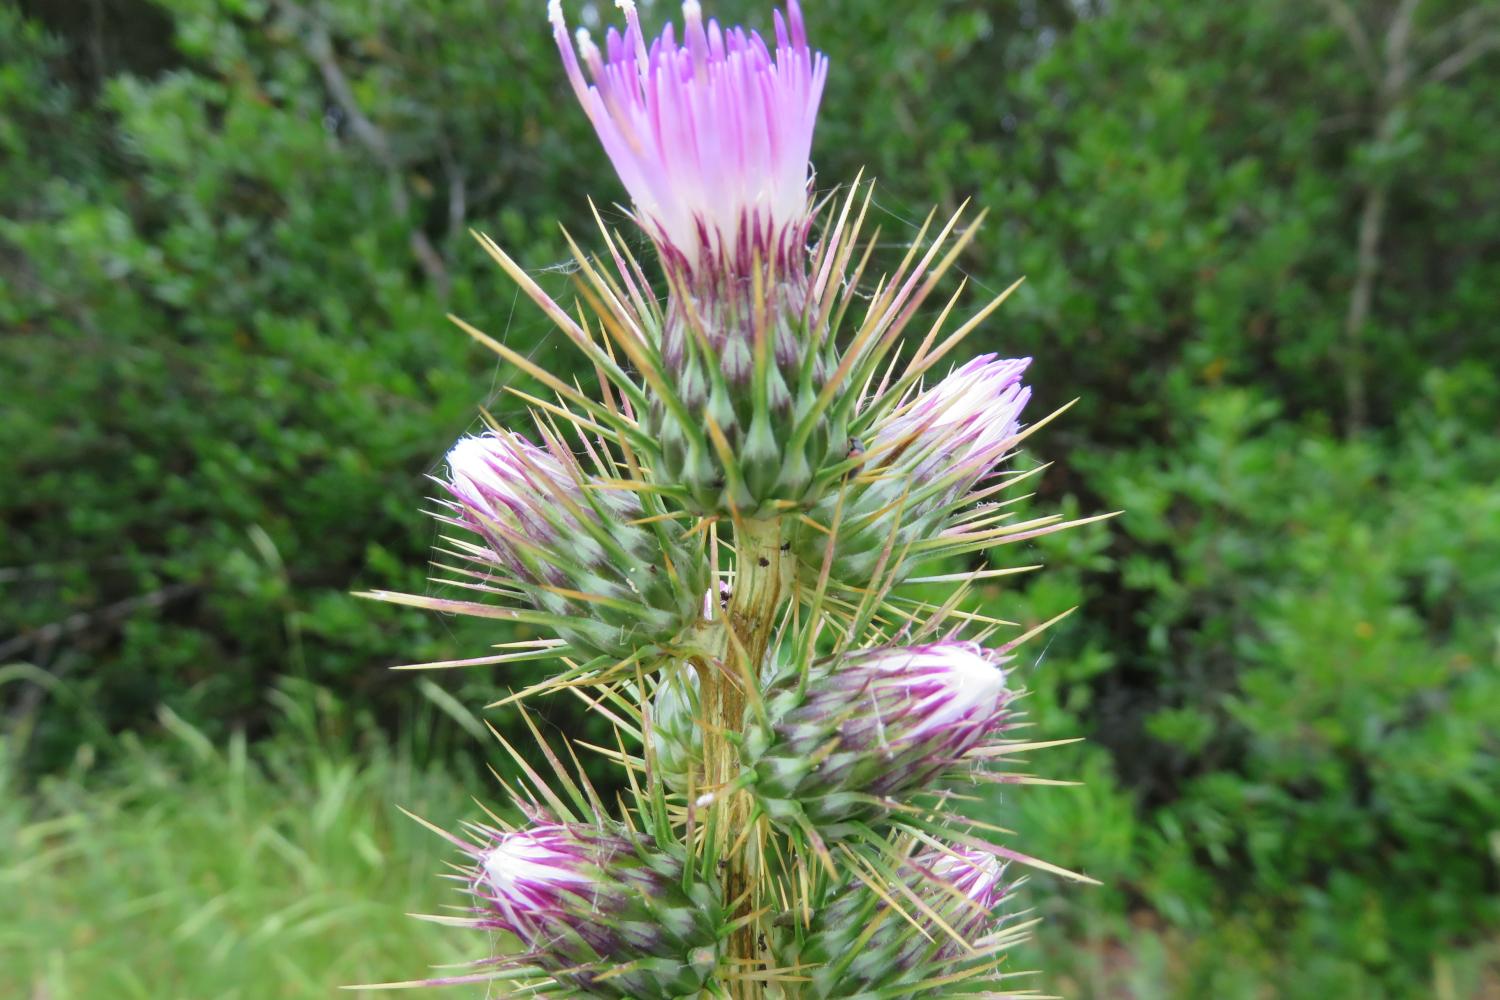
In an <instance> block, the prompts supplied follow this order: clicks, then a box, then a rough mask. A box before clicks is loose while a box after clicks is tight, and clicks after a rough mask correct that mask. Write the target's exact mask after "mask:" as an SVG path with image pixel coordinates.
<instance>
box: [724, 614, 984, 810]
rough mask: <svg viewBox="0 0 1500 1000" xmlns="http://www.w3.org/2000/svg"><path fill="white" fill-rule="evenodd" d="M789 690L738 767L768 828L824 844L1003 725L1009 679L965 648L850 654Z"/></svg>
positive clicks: (776, 694) (921, 786)
mask: <svg viewBox="0 0 1500 1000" xmlns="http://www.w3.org/2000/svg"><path fill="white" fill-rule="evenodd" d="M794 680H795V679H794ZM794 680H789V681H783V682H779V683H778V685H777V687H776V688H775V689H773V690H772V691H771V692H770V693H769V694H768V697H767V702H768V704H767V710H768V713H769V715H770V724H769V725H768V726H766V725H758V726H755V727H753V728H752V729H751V730H750V733H749V735H748V738H747V740H746V751H745V759H746V761H747V765H748V766H749V767H750V769H751V770H752V771H753V773H754V785H753V790H754V794H755V795H756V797H757V798H758V799H759V801H760V802H761V805H762V808H764V809H765V810H766V812H767V814H768V815H770V816H771V818H772V819H773V820H776V821H779V822H784V823H796V822H798V821H799V820H801V819H804V818H805V820H806V821H808V822H810V823H812V825H813V826H814V827H816V828H817V829H818V830H819V831H820V832H822V833H824V835H825V836H830V835H833V833H835V832H836V831H837V830H838V827H839V824H841V823H844V822H846V821H849V820H854V819H866V818H869V817H872V816H875V815H878V814H879V813H881V812H882V811H883V803H884V802H885V801H886V800H902V799H906V798H909V797H910V796H912V795H913V794H915V793H917V792H920V791H923V790H925V789H928V788H931V787H933V785H934V783H935V782H937V781H938V780H939V779H941V778H943V777H945V776H946V775H947V774H948V773H949V772H951V771H953V770H955V765H957V764H958V763H959V762H960V761H961V760H963V758H964V755H965V754H967V753H968V752H969V751H970V750H972V749H974V748H975V747H976V746H978V745H980V744H981V743H982V742H984V740H985V739H987V738H988V737H990V736H993V735H994V734H995V733H996V732H997V731H999V730H1000V729H1001V728H1002V727H1003V726H1004V724H1005V722H1006V721H1007V719H1008V718H1009V713H1008V710H1007V708H1008V705H1009V703H1010V700H1011V693H1010V691H1009V690H1008V689H1007V688H1006V684H1005V672H1004V671H1003V670H1002V669H1001V667H1000V666H999V665H998V664H997V663H996V662H995V661H994V659H992V658H991V657H990V656H988V655H986V653H985V652H984V651H983V650H982V649H981V648H980V647H979V646H978V645H976V644H974V643H971V642H940V643H934V644H932V645H927V646H908V647H894V648H882V649H874V650H868V651H863V652H858V653H851V654H847V655H845V656H843V657H840V658H837V659H835V660H832V661H825V662H824V663H822V664H819V665H817V666H816V667H814V668H813V672H812V673H811V674H810V676H809V677H808V678H807V680H806V683H805V684H801V685H799V684H797V683H795V682H794Z"/></svg>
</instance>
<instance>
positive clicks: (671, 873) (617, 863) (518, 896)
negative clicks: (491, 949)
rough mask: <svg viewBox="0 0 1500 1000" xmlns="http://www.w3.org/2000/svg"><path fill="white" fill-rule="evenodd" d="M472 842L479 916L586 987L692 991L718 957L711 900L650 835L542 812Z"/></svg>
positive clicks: (594, 990) (707, 889) (610, 992)
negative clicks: (481, 842) (478, 843)
mask: <svg viewBox="0 0 1500 1000" xmlns="http://www.w3.org/2000/svg"><path fill="white" fill-rule="evenodd" d="M488 832H489V833H490V835H491V837H492V839H491V842H490V844H489V846H487V847H485V848H483V849H481V850H477V851H474V852H473V853H474V854H475V857H476V861H477V865H476V870H475V872H474V876H473V882H472V885H471V891H472V892H473V894H474V895H475V897H476V899H477V901H478V904H479V905H478V913H479V918H478V925H479V926H482V927H488V928H492V929H495V930H502V931H505V932H507V933H510V934H513V935H515V936H516V937H517V938H518V939H519V940H520V941H521V943H522V945H523V946H524V947H525V948H526V949H527V953H526V954H525V955H524V956H522V957H521V958H522V960H523V961H530V962H535V963H536V964H537V965H539V966H541V967H542V968H544V969H546V970H548V971H549V972H552V973H553V974H555V975H557V977H558V979H559V981H561V982H564V983H566V984H569V985H572V986H575V987H577V988H579V989H584V990H587V991H588V993H587V995H589V996H605V997H617V996H618V997H624V996H679V995H688V994H695V993H696V991H697V990H699V989H700V988H702V986H703V985H704V982H705V981H706V979H707V977H708V976H709V974H710V973H711V972H712V970H713V969H714V967H715V965H716V964H717V955H718V952H717V947H718V946H717V938H718V927H717V922H718V919H719V905H718V900H717V899H716V898H715V897H714V895H713V892H712V887H711V886H710V885H709V884H708V883H706V882H702V881H697V882H694V883H693V885H692V888H690V889H684V878H683V875H684V866H683V863H682V861H681V860H680V859H678V858H677V857H676V856H675V855H670V854H667V853H664V852H662V851H661V850H660V848H658V846H657V845H656V844H655V842H654V841H652V840H651V839H650V838H649V837H645V836H640V835H629V834H627V833H626V832H625V831H624V830H623V829H621V830H619V831H617V832H611V831H608V830H605V829H603V828H601V827H597V826H589V825H583V824H566V823H552V822H543V823H538V824H536V825H533V826H531V827H528V828H526V829H522V830H516V831H513V832H510V833H500V832H498V831H488Z"/></svg>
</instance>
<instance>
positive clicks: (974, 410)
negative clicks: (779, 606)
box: [794, 354, 1031, 587]
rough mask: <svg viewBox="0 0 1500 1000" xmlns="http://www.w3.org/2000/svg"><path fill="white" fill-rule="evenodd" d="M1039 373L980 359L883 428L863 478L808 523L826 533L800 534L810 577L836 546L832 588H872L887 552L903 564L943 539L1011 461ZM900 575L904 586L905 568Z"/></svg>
mask: <svg viewBox="0 0 1500 1000" xmlns="http://www.w3.org/2000/svg"><path fill="white" fill-rule="evenodd" d="M1030 363H1031V359H1030V358H1012V359H999V358H996V356H995V355H993V354H988V355H984V356H982V357H979V358H975V359H974V360H973V361H971V362H969V363H968V364H966V365H964V366H963V367H961V368H959V369H957V370H955V371H954V372H953V373H952V374H950V375H949V376H948V377H947V378H945V379H943V380H942V381H941V382H939V383H938V384H937V385H935V386H933V387H932V388H930V389H928V390H926V391H924V392H920V393H917V394H916V395H914V396H913V397H912V398H911V399H910V400H908V401H906V402H905V403H903V404H902V405H900V406H897V407H896V408H895V409H894V410H892V411H891V412H890V413H889V414H887V415H886V416H885V417H884V419H882V420H881V421H880V422H879V423H878V424H876V426H875V427H874V428H872V429H871V431H870V434H869V439H868V440H867V441H865V442H863V444H862V450H863V451H864V453H865V454H866V455H867V456H868V460H867V462H866V464H865V466H864V468H863V469H862V470H861V471H860V472H859V473H857V474H856V475H854V476H853V477H851V479H850V481H849V483H848V484H847V485H846V487H845V488H844V489H843V490H841V491H840V492H837V493H834V494H831V495H829V496H826V497H824V498H823V499H822V500H820V501H819V502H818V504H817V505H816V506H815V507H814V508H813V510H812V511H811V513H810V514H809V518H810V520H811V521H813V522H815V523H817V524H819V525H821V526H822V529H821V530H820V529H818V528H812V527H803V528H802V529H801V530H800V531H799V532H798V534H797V538H796V541H795V543H794V544H795V546H796V548H797V553H798V556H799V557H800V559H801V561H802V565H803V570H802V572H803V573H805V574H807V575H808V576H809V577H812V578H816V577H817V575H818V574H819V573H821V572H822V569H823V564H824V561H825V559H826V558H827V556H828V549H829V547H830V546H832V548H833V559H832V566H831V568H830V576H831V578H832V579H833V580H834V581H836V582H839V583H843V584H846V585H849V586H854V587H863V586H865V585H867V584H869V583H870V580H871V577H872V576H873V575H874V574H875V572H876V571H877V569H879V568H880V566H881V562H880V560H881V558H882V554H883V553H885V552H886V551H887V549H889V551H890V553H891V556H889V557H888V558H889V559H897V558H899V556H900V554H901V553H902V552H903V551H904V550H905V549H906V547H907V546H908V545H909V544H910V543H912V542H915V541H921V540H925V539H930V538H932V537H933V536H935V535H937V534H939V533H940V532H941V531H942V530H943V528H944V527H945V525H946V524H947V523H948V521H949V519H950V518H951V516H952V515H953V513H954V512H955V511H956V510H957V509H958V508H960V507H962V506H963V505H964V504H965V503H966V502H967V499H966V498H967V496H968V494H969V492H970V491H971V490H973V489H974V487H975V486H976V485H977V484H979V483H980V482H981V481H982V480H983V479H984V478H985V477H986V476H988V475H989V474H990V473H992V472H993V471H994V470H995V468H996V466H997V465H999V464H1000V463H1001V461H1002V460H1003V459H1004V458H1005V457H1006V456H1007V455H1008V454H1009V453H1010V451H1011V448H1012V447H1013V445H1014V443H1015V438H1016V434H1017V431H1018V430H1019V428H1020V423H1019V421H1020V415H1021V410H1022V409H1023V408H1024V407H1025V405H1026V402H1027V400H1028V399H1030V398H1031V390H1030V388H1028V387H1027V386H1025V385H1022V384H1021V376H1022V374H1023V373H1024V372H1025V371H1026V368H1027V366H1028V365H1029V364H1030ZM895 569H896V570H897V574H896V575H897V576H898V578H899V576H900V572H899V571H900V569H901V567H899V566H897V567H895ZM891 572H892V564H891V563H887V565H886V567H885V573H886V574H887V575H889V574H890V573H891Z"/></svg>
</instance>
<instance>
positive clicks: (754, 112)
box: [548, 0, 828, 277]
mask: <svg viewBox="0 0 1500 1000" xmlns="http://www.w3.org/2000/svg"><path fill="white" fill-rule="evenodd" d="M620 6H621V7H623V8H624V10H625V33H624V35H623V36H622V35H621V34H620V33H619V32H618V31H617V30H616V29H615V28H613V27H611V28H610V29H609V33H608V35H607V36H606V40H605V51H604V52H603V53H601V52H600V51H599V49H598V48H597V47H596V46H595V45H594V44H593V42H592V41H591V40H590V38H589V35H588V32H587V31H586V30H582V29H580V30H579V32H578V51H577V52H575V50H574V47H573V44H572V42H571V41H570V39H569V38H568V31H567V25H566V23H565V21H564V19H563V13H562V4H561V0H552V2H551V4H550V7H549V11H548V14H549V17H550V18H551V21H552V26H553V33H554V35H555V37H556V39H557V45H558V49H559V50H560V51H561V52H562V58H563V65H564V67H565V68H566V70H567V73H568V79H569V80H570V81H571V82H572V84H573V90H574V91H575V92H576V93H577V94H578V99H579V101H580V102H581V103H582V104H583V108H584V110H585V111H586V112H587V113H588V116H589V119H590V120H591V121H592V122H593V124H594V129H595V131H596V132H597V133H598V134H599V139H600V142H601V143H603V145H604V149H605V152H606V153H608V154H609V158H610V161H611V162H612V163H613V164H614V167H615V171H616V172H617V173H618V174H619V175H620V180H621V181H623V182H624V184H625V189H626V190H627V191H629V192H630V197H631V200H632V201H633V202H634V204H635V210H636V213H637V219H638V221H639V222H640V224H641V225H642V227H643V228H645V229H646V231H647V232H648V233H649V234H650V235H651V236H652V238H653V239H654V240H655V241H656V243H657V246H658V248H659V249H660V250H661V253H662V257H663V260H664V261H665V262H666V263H667V265H668V267H676V268H680V269H683V270H686V271H688V272H692V273H694V274H696V275H698V276H699V277H702V276H703V275H704V274H705V273H712V272H721V273H728V274H733V275H746V274H748V273H750V265H751V260H752V255H757V254H758V256H759V259H760V260H761V261H762V262H769V261H772V260H775V261H778V262H780V263H781V264H782V267H780V268H779V269H780V270H782V271H783V272H785V271H789V270H793V268H792V267H791V266H790V265H791V264H792V263H793V261H794V260H800V257H801V255H802V253H803V248H804V245H805V243H806V238H807V227H808V221H809V213H808V178H809V165H808V156H809V154H810V152H811V149H812V135H813V126H814V124H815V122H816V120H817V112H818V102H819V100H820V98H821V97H822V93H823V84H824V81H825V80H826V78H827V75H828V60H827V58H826V57H825V56H823V55H822V54H821V53H815V52H813V51H812V50H811V49H810V48H809V47H808V44H807V35H806V32H805V30H804V28H803V24H802V12H801V10H800V8H799V7H798V5H797V0H790V2H789V3H788V4H787V14H786V16H785V17H783V16H782V14H781V13H780V12H779V11H778V12H777V13H776V45H775V49H774V51H773V50H772V49H771V48H770V47H769V46H767V45H766V43H765V41H764V40H763V39H762V38H761V36H760V35H759V34H758V33H757V32H754V31H752V32H749V33H748V34H747V33H746V32H745V31H744V29H742V28H738V27H736V28H731V29H729V30H727V31H726V30H724V29H721V28H720V27H719V24H718V22H717V21H713V20H710V21H709V22H708V23H707V25H705V24H704V22H703V12H702V8H701V7H700V6H699V4H698V2H697V0H687V2H686V3H684V4H683V7H682V12H683V32H682V34H683V43H682V44H681V45H679V44H678V43H677V40H676V35H675V33H674V30H673V28H672V26H671V25H670V24H669V25H668V26H667V27H666V29H665V30H664V31H663V32H662V34H661V37H660V38H657V39H656V40H655V41H654V42H652V43H651V46H650V48H649V50H648V48H647V46H646V41H645V37H644V35H643V34H642V31H641V24H640V19H639V17H638V16H637V14H636V9H635V3H634V2H633V0H622V2H621V3H620ZM580 53H581V55H582V61H583V65H584V66H586V67H587V68H588V72H589V75H590V77H592V80H593V82H592V83H589V82H588V81H586V80H585V78H584V74H583V67H582V66H580V64H579V54H580Z"/></svg>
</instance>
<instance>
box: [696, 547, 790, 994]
mask: <svg viewBox="0 0 1500 1000" xmlns="http://www.w3.org/2000/svg"><path fill="white" fill-rule="evenodd" d="M783 557H784V553H783V552H782V548H781V520H780V518H770V519H763V520H752V521H742V522H740V523H739V524H738V525H737V526H736V531H735V564H734V565H735V576H734V583H733V587H732V590H731V593H730V598H729V613H728V624H729V630H728V633H727V634H726V636H725V638H726V640H728V641H726V643H725V649H724V655H723V657H722V658H721V659H720V661H719V663H718V664H716V665H713V666H710V667H709V669H705V670H703V671H702V672H701V673H700V679H701V682H702V691H703V698H702V705H703V711H704V715H705V719H704V721H705V723H706V726H705V731H704V734H703V758H704V770H705V775H704V778H705V782H706V784H707V786H708V787H709V788H710V789H722V788H725V787H726V786H728V785H729V784H730V783H731V782H733V781H734V780H735V779H736V778H737V777H738V776H739V773H740V759H739V748H738V746H737V744H736V743H735V741H734V739H732V738H731V735H730V734H739V733H741V732H743V731H744V726H745V709H746V706H747V705H748V704H749V703H750V699H751V698H754V697H757V694H758V693H757V692H755V691H754V690H753V687H754V685H755V684H756V683H757V681H758V679H759V676H760V672H761V667H762V664H763V662H764V660H765V655H766V649H767V647H768V646H769V644H770V641H771V634H772V631H773V629H774V628H775V625H776V618H777V614H778V612H779V610H780V606H781V601H782V597H783V595H784V594H785V592H786V590H787V587H786V580H785V572H786V570H785V565H786V564H785V563H784V561H783ZM716 808H718V809H719V810H720V813H719V823H718V836H719V842H718V844H717V845H715V846H716V848H717V850H716V853H717V854H718V856H719V857H720V859H721V865H722V878H723V885H724V893H725V898H726V899H729V900H734V901H736V902H737V906H736V915H737V916H743V915H744V914H747V913H750V912H752V911H753V910H755V909H756V908H757V905H758V900H760V899H761V896H762V894H761V892H759V891H757V887H756V886H755V885H754V884H753V879H754V875H755V867H756V866H755V851H756V850H757V848H758V845H759V837H758V836H757V832H756V831H754V830H750V829H747V825H748V824H749V822H750V801H749V797H748V796H747V795H745V794H744V793H739V794H735V795H732V796H730V797H728V798H726V799H724V800H722V801H720V802H719V803H718V804H717V806H716ZM763 948H764V935H763V933H762V931H761V928H760V927H759V926H758V922H751V923H748V924H746V926H745V927H744V928H743V929H741V930H740V931H739V932H737V933H736V934H735V936H734V939H733V940H732V941H731V942H730V946H729V960H730V962H731V963H733V966H734V967H735V968H736V969H737V970H739V971H741V972H743V973H746V974H753V973H754V972H756V971H757V970H762V969H766V968H769V967H770V965H771V964H772V963H771V960H770V957H769V956H767V955H763V954H762V951H763ZM730 988H731V992H732V995H733V996H735V997H737V998H751V997H760V996H763V995H764V985H763V983H762V982H760V981H757V980H755V979H753V978H751V976H750V975H746V976H745V977H744V978H737V979H735V980H734V981H733V984H732V986H731V987H730Z"/></svg>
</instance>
